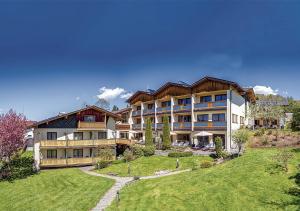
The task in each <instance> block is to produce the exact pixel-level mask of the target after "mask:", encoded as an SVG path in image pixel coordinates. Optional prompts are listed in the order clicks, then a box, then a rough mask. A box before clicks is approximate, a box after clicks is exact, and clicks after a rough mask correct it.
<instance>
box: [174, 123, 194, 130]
mask: <svg viewBox="0 0 300 211" xmlns="http://www.w3.org/2000/svg"><path fill="white" fill-rule="evenodd" d="M191 128H192V123H191V122H174V123H173V129H174V130H190V129H191Z"/></svg>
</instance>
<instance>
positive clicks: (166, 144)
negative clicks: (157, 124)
mask: <svg viewBox="0 0 300 211" xmlns="http://www.w3.org/2000/svg"><path fill="white" fill-rule="evenodd" d="M170 136H171V134H170V125H169V118H168V117H167V116H164V118H163V142H162V148H163V149H164V150H166V149H170V148H171V137H170Z"/></svg>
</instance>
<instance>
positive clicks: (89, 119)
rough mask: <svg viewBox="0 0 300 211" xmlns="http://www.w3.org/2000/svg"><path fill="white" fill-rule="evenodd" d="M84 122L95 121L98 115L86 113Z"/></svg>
mask: <svg viewBox="0 0 300 211" xmlns="http://www.w3.org/2000/svg"><path fill="white" fill-rule="evenodd" d="M83 121H84V122H95V121H96V116H94V115H85V116H84V117H83Z"/></svg>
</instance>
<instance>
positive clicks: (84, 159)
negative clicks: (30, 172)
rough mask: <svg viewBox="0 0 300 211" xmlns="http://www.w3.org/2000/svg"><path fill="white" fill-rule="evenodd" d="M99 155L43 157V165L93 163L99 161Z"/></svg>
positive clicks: (41, 164)
mask: <svg viewBox="0 0 300 211" xmlns="http://www.w3.org/2000/svg"><path fill="white" fill-rule="evenodd" d="M99 160H100V158H99V157H82V158H62V159H41V163H40V166H41V167H66V166H80V165H92V164H95V163H96V162H97V161H99Z"/></svg>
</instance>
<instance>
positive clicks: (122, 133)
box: [120, 132, 129, 139]
mask: <svg viewBox="0 0 300 211" xmlns="http://www.w3.org/2000/svg"><path fill="white" fill-rule="evenodd" d="M128 137H129V135H128V133H125V132H121V133H120V138H123V139H128Z"/></svg>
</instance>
